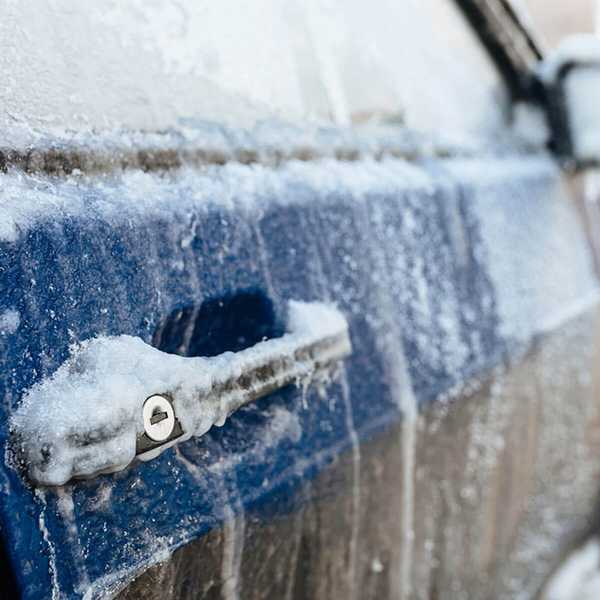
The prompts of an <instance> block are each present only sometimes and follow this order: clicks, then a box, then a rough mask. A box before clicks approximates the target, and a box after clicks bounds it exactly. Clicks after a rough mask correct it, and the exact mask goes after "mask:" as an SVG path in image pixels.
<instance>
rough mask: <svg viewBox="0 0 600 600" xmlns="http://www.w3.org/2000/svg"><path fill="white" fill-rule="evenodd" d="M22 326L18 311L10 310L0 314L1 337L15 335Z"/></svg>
mask: <svg viewBox="0 0 600 600" xmlns="http://www.w3.org/2000/svg"><path fill="white" fill-rule="evenodd" d="M20 324H21V315H20V313H19V311H18V310H14V309H12V308H9V309H8V310H5V311H4V312H3V313H0V335H10V334H11V333H15V331H17V329H18V328H19V325H20Z"/></svg>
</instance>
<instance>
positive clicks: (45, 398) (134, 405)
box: [11, 301, 349, 485]
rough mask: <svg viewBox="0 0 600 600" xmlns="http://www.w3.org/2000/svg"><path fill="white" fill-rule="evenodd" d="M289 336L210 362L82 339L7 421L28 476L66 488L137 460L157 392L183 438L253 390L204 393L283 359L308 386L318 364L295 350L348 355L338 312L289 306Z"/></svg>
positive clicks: (138, 344)
mask: <svg viewBox="0 0 600 600" xmlns="http://www.w3.org/2000/svg"><path fill="white" fill-rule="evenodd" d="M287 331H288V333H287V334H286V335H285V336H283V337H282V338H278V339H272V340H268V341H266V342H262V343H259V344H257V345H256V346H254V347H252V348H248V349H246V350H242V351H240V352H237V353H232V352H226V353H224V354H221V355H219V356H216V357H213V358H182V357H180V356H176V355H171V354H166V353H163V352H160V351H159V350H157V349H155V348H153V347H151V346H149V345H147V344H145V343H144V342H143V341H142V340H141V339H139V338H136V337H131V336H127V335H122V336H117V337H99V338H94V339H91V340H87V341H85V342H83V343H82V344H80V345H79V346H77V347H75V348H74V349H73V353H72V356H71V357H70V358H69V359H68V360H67V361H66V362H65V363H64V364H63V365H62V366H61V367H60V368H59V369H58V370H57V371H56V372H55V373H54V374H53V375H52V376H51V377H50V378H48V379H45V380H43V381H41V382H40V383H38V384H36V385H35V386H33V387H32V388H31V389H30V390H29V391H28V392H27V393H26V395H25V397H24V399H23V401H22V403H21V405H20V407H19V408H18V410H17V411H16V413H15V414H14V416H13V417H12V419H11V425H12V427H13V429H14V430H15V432H16V433H17V434H18V436H19V440H20V444H21V449H22V451H23V454H24V458H25V461H26V466H27V468H28V472H29V475H30V477H31V478H32V479H33V480H34V481H37V482H39V483H42V484H44V485H62V484H63V483H65V482H66V481H68V480H69V479H71V478H72V477H75V476H89V475H93V474H96V473H99V472H112V471H116V470H120V469H123V468H125V467H126V466H127V465H128V464H129V463H131V462H132V460H133V459H134V458H135V455H136V439H137V436H138V435H139V434H141V433H143V430H144V428H143V420H142V405H143V403H144V401H145V399H146V398H147V397H148V396H150V395H152V394H156V393H165V392H169V393H171V394H172V397H173V405H174V408H175V412H176V415H177V418H178V419H179V421H180V422H181V425H182V427H183V430H184V434H183V436H182V437H180V438H178V439H177V441H178V442H179V441H183V440H185V439H188V438H189V437H191V436H192V435H196V436H200V435H202V434H204V433H206V432H207V431H208V430H209V429H210V428H211V427H212V426H213V425H215V424H218V425H222V424H223V423H224V421H225V419H226V418H227V416H228V415H229V414H230V412H232V410H234V409H235V408H237V407H238V406H240V405H241V404H242V403H244V402H245V401H246V400H245V398H247V397H248V395H249V394H250V393H251V392H252V391H254V390H255V389H256V388H251V389H250V390H249V389H247V388H245V387H240V386H235V385H234V386H233V387H232V388H228V389H227V390H226V391H224V392H223V393H221V394H220V395H217V396H208V394H209V392H211V390H212V389H213V387H214V386H216V385H219V384H221V383H226V382H230V381H235V380H237V379H238V378H239V377H240V376H241V375H242V374H246V373H249V372H251V371H252V370H253V369H255V368H257V367H260V366H262V365H265V364H269V363H271V362H273V361H278V360H280V359H281V358H287V359H289V360H291V362H292V364H293V365H294V367H293V369H294V370H293V372H292V375H293V376H294V377H298V378H308V379H309V380H310V379H311V378H312V377H313V375H315V364H314V363H313V362H311V361H310V360H309V359H306V361H304V362H302V361H299V360H298V359H297V358H296V357H294V353H295V351H296V350H297V349H298V348H303V347H306V346H310V345H311V344H315V343H319V342H321V341H322V340H333V341H334V345H333V346H332V347H331V348H326V349H325V351H324V352H323V360H324V361H325V362H326V361H327V360H328V359H332V358H339V357H340V356H343V355H345V354H347V353H348V352H349V340H348V337H347V335H348V324H347V322H346V320H345V318H344V317H343V315H342V314H341V313H340V312H339V311H338V310H337V309H335V308H334V307H332V306H328V305H325V304H321V303H301V302H294V301H291V302H289V307H288V322H287ZM340 337H341V341H340V339H338V338H340ZM252 385H254V383H253V384H252ZM256 385H259V384H256ZM166 447H168V444H167V445H165V446H163V447H161V448H160V449H159V450H157V451H156V453H155V454H154V455H153V456H156V454H158V453H159V452H160V451H162V450H163V449H165V448H166ZM151 457H152V456H149V458H151Z"/></svg>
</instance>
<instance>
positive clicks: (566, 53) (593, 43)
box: [537, 33, 600, 84]
mask: <svg viewBox="0 0 600 600" xmlns="http://www.w3.org/2000/svg"><path fill="white" fill-rule="evenodd" d="M573 62H575V63H578V64H587V65H590V64H599V65H600V39H599V38H598V37H597V36H596V35H591V34H585V33H581V34H577V35H571V36H569V37H568V38H566V39H565V40H564V41H563V42H561V44H560V45H559V46H558V48H556V50H554V51H553V52H551V53H550V54H549V55H548V56H547V57H546V58H545V59H544V60H543V61H542V62H541V63H540V65H539V67H538V70H537V72H538V76H539V77H540V79H541V80H542V81H544V82H545V83H549V84H551V83H554V82H555V81H556V78H557V77H558V75H559V73H560V71H561V69H562V68H563V67H564V66H565V65H567V64H569V63H573Z"/></svg>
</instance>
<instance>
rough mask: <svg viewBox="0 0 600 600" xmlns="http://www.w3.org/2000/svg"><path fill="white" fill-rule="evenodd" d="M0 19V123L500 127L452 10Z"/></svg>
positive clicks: (467, 33)
mask: <svg viewBox="0 0 600 600" xmlns="http://www.w3.org/2000/svg"><path fill="white" fill-rule="evenodd" d="M3 11H4V12H3V19H1V20H0V40H1V41H0V50H1V51H0V68H1V70H2V73H3V81H4V85H3V86H1V87H0V122H4V124H6V125H7V126H8V125H10V126H13V125H14V124H15V123H24V124H27V126H29V127H40V128H46V129H48V128H51V127H67V128H73V129H90V128H100V129H110V128H115V127H126V128H128V129H146V130H148V129H150V130H157V129H161V128H164V127H171V126H177V125H178V124H180V123H181V121H182V119H187V118H192V119H193V118H199V119H204V120H213V121H219V122H226V123H228V124H231V123H234V124H236V125H237V124H242V125H247V124H252V123H253V122H256V121H257V120H259V119H264V118H266V117H267V118H270V117H274V116H275V117H283V118H285V119H291V120H298V119H300V120H304V119H317V120H326V121H330V122H335V123H339V124H353V123H360V122H364V121H365V120H370V119H379V120H388V121H390V120H391V121H395V122H398V121H401V122H404V123H406V124H408V125H409V126H412V127H416V128H419V129H425V130H432V131H440V130H443V131H461V132H464V131H467V132H478V133H482V132H484V133H485V132H489V131H493V130H495V129H497V128H498V127H499V126H501V124H502V122H503V112H502V106H503V104H502V102H503V100H502V98H503V95H504V92H503V85H502V82H501V81H500V79H499V77H498V75H497V73H496V71H495V69H494V67H493V66H492V64H491V63H490V61H489V60H488V57H487V55H486V53H485V50H484V49H483V47H482V46H481V45H480V43H479V41H478V40H477V38H476V36H475V34H474V32H473V31H472V30H471V29H470V28H469V25H468V24H467V23H466V21H465V20H464V19H463V17H462V15H461V13H460V12H459V10H458V8H457V6H456V5H455V2H454V1H453V0H403V1H402V2H398V1H395V0H372V1H371V2H364V0H308V1H306V0H261V1H258V2H246V3H240V2H237V1H234V0H221V1H220V2H211V1H210V0H201V1H192V0H184V1H181V2H178V3H173V2H171V1H170V0H153V1H152V2H142V1H139V0H136V1H132V2H114V1H112V0H99V1H98V2H94V3H91V4H84V3H80V4H77V3H72V2H70V1H67V0H55V1H54V2H51V3H46V2H42V1H41V0H34V1H32V2H22V3H8V4H7V5H6V6H5V7H4V8H3ZM31 40H35V44H32V43H31ZM23 48H27V51H26V52H25V51H23Z"/></svg>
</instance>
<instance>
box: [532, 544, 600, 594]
mask: <svg viewBox="0 0 600 600" xmlns="http://www.w3.org/2000/svg"><path fill="white" fill-rule="evenodd" d="M598 598H600V540H598V538H596V537H594V538H592V539H590V540H589V541H588V542H587V543H586V544H584V545H583V546H581V547H580V548H578V549H577V550H575V551H574V552H573V553H572V554H571V555H570V556H569V557H568V558H567V560H566V561H565V562H564V563H563V564H562V565H561V566H560V568H559V569H558V571H557V572H556V573H555V574H554V576H553V577H552V578H551V579H550V581H549V582H548V585H547V586H546V589H545V591H544V593H543V594H542V598H541V600H597V599H598Z"/></svg>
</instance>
